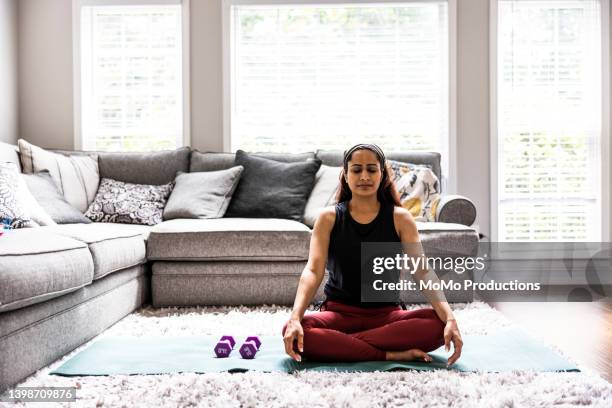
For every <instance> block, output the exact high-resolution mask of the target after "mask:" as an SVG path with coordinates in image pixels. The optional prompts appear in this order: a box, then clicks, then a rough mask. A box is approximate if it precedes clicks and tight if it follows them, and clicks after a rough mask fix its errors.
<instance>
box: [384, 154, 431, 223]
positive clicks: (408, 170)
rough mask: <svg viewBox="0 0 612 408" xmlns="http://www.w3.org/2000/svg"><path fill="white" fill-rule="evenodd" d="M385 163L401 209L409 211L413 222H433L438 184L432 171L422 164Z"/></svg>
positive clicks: (390, 161)
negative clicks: (389, 168) (398, 197)
mask: <svg viewBox="0 0 612 408" xmlns="http://www.w3.org/2000/svg"><path fill="white" fill-rule="evenodd" d="M387 162H388V163H389V166H390V167H391V169H392V170H393V181H394V182H395V187H396V188H397V192H398V193H399V195H400V202H401V204H402V207H404V208H406V209H407V210H408V211H410V213H411V214H412V216H413V217H414V219H415V221H435V220H436V210H437V207H438V203H439V202H440V183H439V181H438V177H436V174H435V173H434V172H433V170H431V168H430V167H429V166H427V165H422V164H421V165H419V164H412V163H402V162H398V161H395V160H387Z"/></svg>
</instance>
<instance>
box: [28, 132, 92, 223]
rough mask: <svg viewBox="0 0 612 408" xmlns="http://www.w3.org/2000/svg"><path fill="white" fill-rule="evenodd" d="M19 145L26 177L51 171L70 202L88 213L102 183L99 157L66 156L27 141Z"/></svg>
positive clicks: (56, 183)
mask: <svg viewBox="0 0 612 408" xmlns="http://www.w3.org/2000/svg"><path fill="white" fill-rule="evenodd" d="M17 144H18V145H19V156H20V158H21V167H22V170H23V173H24V174H32V173H37V172H39V171H42V170H48V171H49V174H51V177H53V181H54V182H55V185H57V187H58V188H59V190H60V192H61V193H62V195H63V196H64V198H65V199H66V201H68V202H69V203H70V204H71V205H73V206H74V207H76V209H78V210H79V211H81V212H83V211H85V210H86V209H87V206H88V205H89V204H91V202H92V201H93V198H94V196H95V195H96V191H97V190H98V183H99V181H100V173H99V172H98V157H97V156H96V155H93V156H88V155H76V156H64V155H63V154H58V153H54V152H50V151H48V150H45V149H42V148H40V147H38V146H35V145H33V144H31V143H28V142H26V141H25V140H23V139H19V140H18V141H17Z"/></svg>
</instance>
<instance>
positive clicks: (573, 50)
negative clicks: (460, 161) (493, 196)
mask: <svg viewBox="0 0 612 408" xmlns="http://www.w3.org/2000/svg"><path fill="white" fill-rule="evenodd" d="M600 6H601V4H600V1H599V0H499V1H498V2H497V7H498V9H497V47H498V48H497V55H496V58H497V70H496V77H497V80H496V86H497V98H496V101H497V109H496V110H495V115H496V119H495V120H493V122H496V124H497V125H496V129H494V130H493V135H494V137H495V138H496V141H495V142H494V143H496V144H497V152H496V153H497V187H496V188H497V203H496V204H497V220H496V219H495V218H494V219H493V222H497V232H498V236H497V240H499V241H600V240H602V233H603V231H602V210H603V208H602V189H601V184H602V182H601V180H602V179H601V177H602V156H601V155H602V154H607V153H602V152H604V149H603V145H602V120H603V117H602V112H603V111H602V87H603V84H602V13H601V7H600ZM492 159H493V160H494V159H495V156H493V157H492ZM494 184H495V183H494ZM493 205H494V206H495V203H494V204H493Z"/></svg>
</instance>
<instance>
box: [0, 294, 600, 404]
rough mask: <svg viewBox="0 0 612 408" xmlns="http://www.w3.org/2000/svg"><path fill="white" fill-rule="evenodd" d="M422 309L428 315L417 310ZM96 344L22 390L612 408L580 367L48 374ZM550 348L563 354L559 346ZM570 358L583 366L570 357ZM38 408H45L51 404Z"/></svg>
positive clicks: (210, 323) (274, 315) (217, 331)
mask: <svg viewBox="0 0 612 408" xmlns="http://www.w3.org/2000/svg"><path fill="white" fill-rule="evenodd" d="M419 307H422V306H421V305H419V306H411V307H409V308H419ZM453 311H454V314H455V316H456V318H457V321H458V324H459V328H460V330H461V332H462V334H487V333H492V332H494V331H497V330H499V329H502V328H505V327H508V326H511V325H512V324H513V323H512V322H510V321H509V320H508V319H506V318H505V316H503V315H502V314H501V313H500V312H498V311H496V310H495V309H493V308H491V307H490V306H488V305H487V304H485V303H482V302H473V303H468V304H454V305H453ZM289 312H290V309H289V308H287V307H277V306H262V307H216V308H215V307H198V308H163V309H153V308H144V309H141V310H139V311H137V312H135V313H133V314H131V315H129V316H127V317H126V318H124V319H123V320H121V321H119V322H118V323H117V324H115V325H114V326H113V327H111V328H110V329H108V330H106V331H105V332H104V333H102V334H100V335H99V336H98V337H96V338H94V339H93V340H92V341H91V342H95V341H97V340H99V339H100V338H102V337H106V336H135V337H140V336H145V337H150V336H177V335H191V334H193V335H202V334H210V335H213V336H220V335H222V334H228V333H230V334H233V335H235V336H238V337H241V336H246V335H252V334H257V335H279V336H280V331H281V328H282V326H283V324H284V323H285V321H286V319H287V318H288V316H289ZM534 337H535V336H534ZM91 342H89V343H87V344H85V345H83V346H81V347H79V348H78V349H76V350H75V351H73V352H72V353H70V354H68V355H66V356H64V357H63V358H61V359H60V360H58V361H56V362H55V363H53V364H51V365H50V366H48V367H45V368H43V369H41V370H40V371H38V372H37V373H35V374H34V375H32V376H30V377H29V378H27V379H26V380H24V381H23V382H22V383H21V384H19V385H20V386H57V387H59V386H63V387H68V386H76V387H77V389H78V391H77V396H78V400H77V403H76V405H75V404H74V403H64V404H62V405H64V406H67V407H74V406H87V407H134V406H139V407H255V406H265V407H395V406H410V407H413V406H416V407H440V406H445V407H448V406H451V405H453V406H456V407H470V408H472V407H509V408H510V407H549V406H556V407H563V406H576V405H578V406H591V407H605V408H609V407H611V406H612V385H611V384H610V383H608V382H607V381H606V380H604V379H602V378H601V377H599V376H598V375H597V374H596V373H595V372H593V371H592V370H590V369H588V368H585V367H580V366H579V367H580V369H581V370H583V371H582V372H579V373H541V372H531V371H515V372H508V373H460V372H455V371H446V370H436V371H401V372H375V373H330V372H298V373H294V374H285V373H258V372H247V373H238V374H230V373H209V374H174V375H134V376H126V375H116V376H108V377H60V376H53V375H49V374H48V373H49V371H51V370H52V369H54V368H56V367H58V366H59V365H60V364H62V363H63V362H64V361H66V360H67V359H68V358H70V357H71V356H73V355H74V354H75V353H77V352H79V351H80V350H82V349H84V348H85V347H87V346H88V345H89V344H91ZM550 347H551V348H552V349H555V350H556V351H558V352H560V351H559V350H558V349H557V348H556V347H553V346H550ZM560 353H561V352H560ZM449 354H450V353H449ZM561 354H563V353H561ZM564 357H565V358H567V359H568V360H570V361H572V362H574V363H575V361H573V360H572V358H571V357H570V356H567V355H564ZM0 405H1V403H0ZM34 405H35V406H37V407H40V406H43V405H44V404H40V403H37V404H34ZM58 405H59V404H58ZM11 406H25V404H12V405H11Z"/></svg>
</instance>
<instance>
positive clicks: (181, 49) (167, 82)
mask: <svg viewBox="0 0 612 408" xmlns="http://www.w3.org/2000/svg"><path fill="white" fill-rule="evenodd" d="M76 3H78V5H77V9H75V18H76V21H77V22H78V25H75V31H77V34H80V35H77V36H76V38H77V39H78V41H77V42H76V43H75V49H76V50H79V52H78V53H77V54H76V58H75V64H76V66H75V72H76V73H77V75H75V81H76V83H75V91H76V93H75V101H76V102H77V106H76V108H77V109H76V112H75V117H76V123H75V128H76V129H77V132H76V138H77V140H76V143H75V144H76V145H77V147H80V148H82V149H84V150H100V151H151V150H160V149H173V148H176V147H178V146H182V145H184V144H188V129H189V127H188V117H189V115H188V106H187V101H188V93H187V89H188V86H187V79H188V78H187V73H188V70H187V69H184V68H185V67H188V66H189V65H188V64H187V62H186V61H187V55H188V47H187V45H188V44H187V37H186V34H185V33H186V32H187V31H186V29H185V28H186V27H185V26H186V24H187V23H186V21H188V20H187V19H186V16H185V13H186V12H185V11H184V10H186V9H187V7H188V4H187V3H186V2H185V1H183V2H181V1H180V0H176V1H172V0H161V1H160V0H150V1H148V2H147V1H140V0H128V1H112V0H93V1H86V0H80V1H77V2H76ZM181 3H182V4H181ZM185 50H187V51H185Z"/></svg>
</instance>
